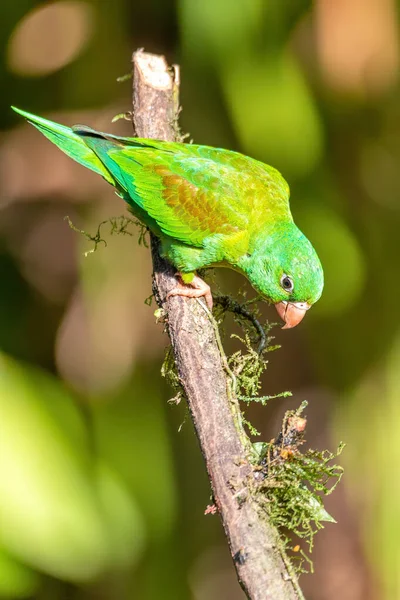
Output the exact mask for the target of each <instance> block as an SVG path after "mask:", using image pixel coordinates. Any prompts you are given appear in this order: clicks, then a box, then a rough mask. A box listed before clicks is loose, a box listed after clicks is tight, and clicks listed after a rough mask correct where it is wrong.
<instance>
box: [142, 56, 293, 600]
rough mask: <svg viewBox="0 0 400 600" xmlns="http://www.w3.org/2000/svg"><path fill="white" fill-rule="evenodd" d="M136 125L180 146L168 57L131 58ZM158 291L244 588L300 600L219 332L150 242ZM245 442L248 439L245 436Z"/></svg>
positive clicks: (263, 598)
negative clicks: (266, 506) (262, 502)
mask: <svg viewBox="0 0 400 600" xmlns="http://www.w3.org/2000/svg"><path fill="white" fill-rule="evenodd" d="M133 71H134V79H133V121H134V127H135V131H136V134H137V135H138V136H140V137H144V138H156V139H163V140H169V141H174V140H176V139H177V137H178V134H177V126H176V121H177V114H178V91H179V81H178V77H179V71H178V69H177V67H175V68H174V70H173V71H171V70H170V69H169V68H168V65H167V64H166V62H165V59H164V57H162V56H156V55H151V54H147V53H144V52H142V51H137V52H135V53H134V54H133ZM152 255H153V266H154V275H153V290H154V294H155V297H156V300H157V302H158V304H159V306H160V307H163V308H164V309H165V311H166V314H167V325H168V332H169V336H170V338H171V343H172V347H173V351H174V355H175V360H176V365H177V369H178V373H179V377H180V380H181V383H182V386H183V388H184V390H185V393H186V397H187V401H188V405H189V409H190V412H191V415H192V418H193V422H194V425H195V429H196V432H197V436H198V439H199V442H200V446H201V451H202V453H203V456H204V459H205V462H206V467H207V471H208V475H209V478H210V483H211V488H212V492H213V496H214V501H215V505H216V507H217V509H218V512H219V514H220V516H221V520H222V524H223V526H224V530H225V534H226V537H227V539H228V542H229V547H230V551H231V555H232V558H233V561H234V564H235V567H236V570H237V574H238V578H239V581H240V583H241V585H242V587H243V589H244V591H245V593H246V594H247V596H248V598H250V599H251V600H296V599H297V598H298V597H299V591H298V590H299V588H298V584H297V580H296V578H295V575H293V574H292V573H289V572H288V569H287V567H286V564H287V561H286V560H285V558H284V554H283V551H282V550H281V548H282V544H281V542H280V540H279V536H278V534H277V532H276V530H275V529H274V528H273V527H272V525H271V524H270V523H269V522H268V519H267V515H266V513H265V512H264V513H263V512H262V511H261V510H260V508H259V506H258V504H257V502H256V501H255V500H254V497H253V494H252V489H254V486H255V478H254V472H253V468H252V465H251V464H250V463H249V461H248V447H247V444H246V440H247V438H246V436H245V434H244V431H243V430H241V425H240V414H241V413H240V409H239V406H238V401H237V399H236V398H235V395H234V385H232V381H231V380H230V377H229V376H228V375H227V368H226V367H227V364H226V359H225V361H224V358H223V357H222V356H221V353H220V350H219V346H218V343H217V339H216V335H215V334H216V332H215V328H214V327H215V325H214V324H213V322H212V320H211V319H210V315H209V314H207V309H206V308H205V306H204V305H202V304H201V302H199V301H196V300H193V299H192V300H188V299H183V298H182V297H177V296H176V297H171V298H169V299H168V300H166V296H167V293H168V291H170V290H171V289H172V288H173V287H175V286H176V284H177V281H176V279H175V277H174V269H173V268H172V266H171V265H170V264H169V263H168V262H166V261H165V260H164V259H162V258H161V257H160V255H159V253H158V242H157V239H155V238H154V237H153V238H152ZM242 434H243V435H242Z"/></svg>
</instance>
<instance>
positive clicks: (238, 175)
mask: <svg viewBox="0 0 400 600" xmlns="http://www.w3.org/2000/svg"><path fill="white" fill-rule="evenodd" d="M15 110H17V112H18V113H19V114H21V115H22V116H24V117H25V118H27V119H28V121H29V122H31V123H32V124H33V125H35V126H36V127H37V128H38V129H39V130H40V131H41V132H42V133H44V135H46V137H48V138H49V139H50V140H51V141H52V142H54V143H55V144H56V145H57V146H59V147H60V148H61V149H62V150H63V151H64V152H65V153H66V154H68V155H69V156H71V158H74V159H75V160H76V161H78V162H79V163H81V164H83V165H84V166H86V167H88V168H90V169H92V170H93V171H95V172H97V173H99V174H101V175H102V176H103V177H104V178H105V179H106V180H107V181H109V182H110V183H112V184H113V185H114V186H115V187H116V188H117V190H118V191H119V193H120V194H121V195H122V196H123V197H124V198H125V199H126V200H127V201H128V202H129V203H130V204H131V206H132V210H133V212H135V208H136V209H138V210H137V213H138V216H139V218H141V219H143V220H144V221H145V222H146V223H147V224H148V225H149V226H150V227H152V226H153V227H154V224H156V225H157V229H159V230H161V232H163V233H164V234H165V235H168V236H170V237H172V238H174V239H177V240H180V241H182V242H184V243H186V244H190V245H192V246H198V247H200V246H202V245H203V242H204V240H205V239H206V238H208V237H210V236H212V235H218V236H220V235H223V236H225V235H227V236H230V235H233V236H234V235H236V234H238V233H240V232H243V231H246V230H249V229H252V230H253V231H254V230H256V229H258V228H260V229H261V228H262V227H265V225H268V222H271V223H272V222H273V221H275V220H276V219H283V220H291V215H290V211H289V204H288V193H289V190H288V186H287V183H286V182H285V180H284V179H283V177H282V176H281V175H280V174H279V172H278V171H276V170H275V169H273V168H272V167H269V166H267V165H264V164H263V163H260V162H258V161H256V160H254V159H251V158H248V157H246V156H244V155H242V154H239V153H236V152H231V151H228V150H222V149H217V148H211V147H208V146H197V145H194V144H193V145H192V144H181V143H174V142H159V141H155V140H144V139H140V138H120V137H117V136H112V135H108V134H103V133H98V132H96V131H94V130H92V129H90V128H88V127H83V126H76V127H74V128H72V129H70V128H68V127H63V126H62V125H58V124H56V123H52V122H51V121H47V120H46V119H42V118H40V117H36V116H35V115H31V114H29V113H25V112H23V111H20V110H18V109H15ZM146 215H148V217H149V218H148V219H147V220H146Z"/></svg>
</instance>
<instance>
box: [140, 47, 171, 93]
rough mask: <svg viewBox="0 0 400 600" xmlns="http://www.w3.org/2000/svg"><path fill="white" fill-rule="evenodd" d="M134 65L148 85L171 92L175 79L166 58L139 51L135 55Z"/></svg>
mask: <svg viewBox="0 0 400 600" xmlns="http://www.w3.org/2000/svg"><path fill="white" fill-rule="evenodd" d="M133 63H134V65H135V67H136V68H137V70H138V72H139V74H140V76H141V77H142V78H143V80H144V83H145V84H146V85H149V86H151V87H152V88H155V89H158V90H169V89H171V88H172V87H173V85H174V78H173V76H172V74H171V71H170V69H169V67H168V64H167V61H166V60H165V58H164V56H159V55H158V54H150V53H149V52H144V51H143V50H137V51H136V52H134V54H133Z"/></svg>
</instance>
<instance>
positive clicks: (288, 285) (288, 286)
mask: <svg viewBox="0 0 400 600" xmlns="http://www.w3.org/2000/svg"><path fill="white" fill-rule="evenodd" d="M281 286H282V287H283V289H284V290H285V292H293V288H294V285H293V280H292V279H291V278H290V277H289V275H285V274H283V275H282V277H281Z"/></svg>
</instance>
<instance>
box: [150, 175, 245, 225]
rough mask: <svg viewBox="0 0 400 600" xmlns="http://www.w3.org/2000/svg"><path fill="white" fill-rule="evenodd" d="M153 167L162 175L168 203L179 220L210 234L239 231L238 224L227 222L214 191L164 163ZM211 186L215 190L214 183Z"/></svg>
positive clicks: (164, 196)
mask: <svg viewBox="0 0 400 600" xmlns="http://www.w3.org/2000/svg"><path fill="white" fill-rule="evenodd" d="M154 170H155V172H156V173H157V174H158V175H160V176H161V178H162V182H163V186H164V190H163V198H164V200H165V202H166V203H167V205H168V206H169V207H170V208H172V209H173V211H174V212H175V214H176V215H177V216H178V217H179V218H180V219H182V220H183V221H185V222H188V223H190V224H191V226H192V227H196V228H200V229H201V230H203V231H209V232H210V233H233V232H234V231H236V227H234V226H232V225H230V224H229V223H227V221H226V216H225V215H224V213H223V210H221V207H219V206H218V201H217V200H216V198H215V196H214V193H213V191H212V190H210V191H207V190H204V189H200V188H198V187H197V186H196V185H194V184H193V183H190V182H189V181H187V180H186V179H184V178H183V177H180V176H179V175H176V174H174V173H171V172H169V171H168V170H167V169H166V168H165V167H164V166H161V165H157V166H155V167H154ZM213 183H214V182H213ZM211 187H212V188H214V189H215V183H214V185H212V186H211Z"/></svg>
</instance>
